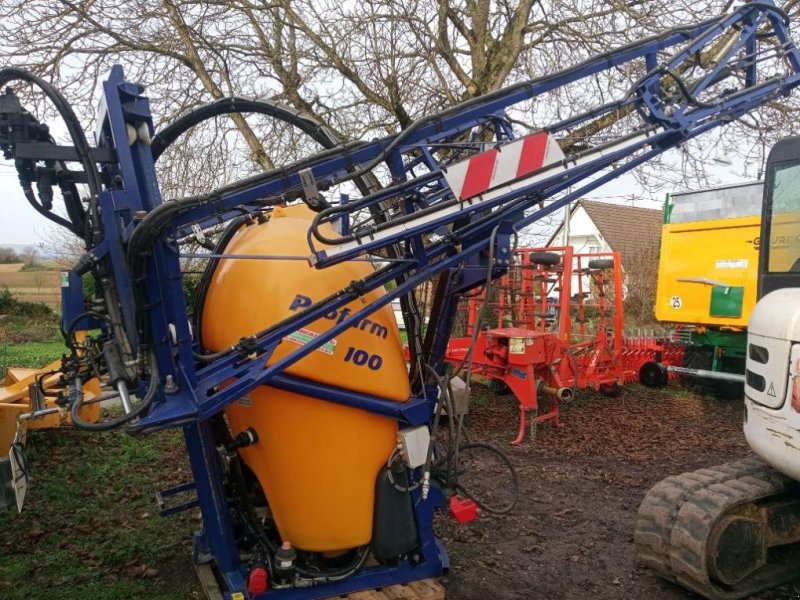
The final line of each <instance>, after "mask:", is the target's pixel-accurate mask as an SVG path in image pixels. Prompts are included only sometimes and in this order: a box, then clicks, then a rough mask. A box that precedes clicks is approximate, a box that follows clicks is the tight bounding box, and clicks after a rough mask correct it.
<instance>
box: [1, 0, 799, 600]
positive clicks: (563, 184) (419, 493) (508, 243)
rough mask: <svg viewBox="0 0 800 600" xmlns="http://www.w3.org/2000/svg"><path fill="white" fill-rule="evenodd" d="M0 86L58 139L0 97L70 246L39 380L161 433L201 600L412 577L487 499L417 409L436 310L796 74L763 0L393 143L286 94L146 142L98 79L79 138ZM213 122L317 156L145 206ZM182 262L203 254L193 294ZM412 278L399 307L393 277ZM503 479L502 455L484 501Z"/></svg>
mask: <svg viewBox="0 0 800 600" xmlns="http://www.w3.org/2000/svg"><path fill="white" fill-rule="evenodd" d="M619 73H631V74H633V75H632V76H631V77H632V78H635V79H634V80H633V81H631V82H630V85H629V86H627V85H618V86H617V89H616V93H615V94H614V95H613V97H608V98H604V102H605V103H603V104H602V105H600V106H597V107H595V108H593V109H592V110H584V109H583V108H578V107H572V106H561V107H559V110H558V111H556V113H557V115H558V116H557V117H553V118H554V119H560V120H557V121H555V122H550V121H549V120H548V122H546V123H542V122H538V121H540V120H543V118H542V117H541V116H540V117H539V118H537V113H536V112H535V107H536V106H537V105H538V103H540V102H544V101H556V100H555V98H557V97H558V94H557V92H559V91H563V90H564V89H565V88H566V89H567V90H568V91H570V93H572V92H574V91H575V90H589V89H593V86H594V84H595V82H596V81H597V78H598V77H603V76H607V77H608V78H609V81H615V82H618V80H619ZM13 82H21V84H22V85H25V86H32V87H33V88H34V89H35V90H38V91H40V92H41V93H42V94H43V95H44V96H46V97H47V99H48V100H49V101H50V103H52V105H53V106H54V108H55V109H56V111H57V112H58V113H59V115H60V116H61V118H62V119H63V121H64V122H65V124H66V128H67V130H68V134H69V137H70V138H71V142H72V143H71V144H70V145H64V144H59V143H57V142H56V140H55V139H54V138H53V136H52V134H51V133H50V130H49V128H48V127H47V125H45V124H43V123H40V122H39V121H38V120H37V118H36V117H35V116H34V115H33V114H32V113H31V112H29V111H27V110H26V109H25V108H24V106H23V101H22V99H21V97H24V95H22V94H20V95H19V96H18V95H17V93H16V92H15V91H14V89H12V88H10V87H9V88H7V89H5V91H3V93H1V94H0V150H2V152H3V154H4V156H5V158H6V159H8V160H13V164H14V167H15V168H16V170H17V173H18V175H19V181H20V184H21V187H22V189H23V192H24V195H25V197H26V199H27V201H28V202H29V204H30V205H31V206H32V208H33V209H34V210H36V211H37V212H39V213H40V214H42V215H43V216H45V217H46V218H48V219H51V220H52V221H54V222H55V223H57V224H58V225H60V226H62V227H65V228H67V229H68V230H69V231H71V232H72V233H73V234H75V235H76V236H78V237H79V238H80V239H82V240H83V243H84V247H85V253H84V254H83V256H82V257H81V258H80V259H79V260H78V261H77V262H76V264H75V265H74V267H73V268H72V270H71V271H70V272H69V273H67V274H65V275H64V277H63V283H62V293H63V298H64V300H63V303H62V312H63V327H62V329H63V333H64V338H65V344H66V352H65V355H64V358H63V359H62V361H61V364H60V366H58V367H57V369H54V370H56V371H57V372H56V373H53V374H52V375H53V376H54V378H55V379H57V381H56V384H57V385H56V386H54V389H58V390H63V391H62V392H58V393H57V396H56V397H54V398H52V397H51V398H49V399H48V401H51V402H52V403H54V404H55V405H56V407H57V408H58V409H60V410H62V411H65V412H69V414H70V416H71V420H72V424H73V426H75V427H77V428H81V429H84V430H87V431H98V430H100V431H109V430H123V431H127V432H129V433H134V434H139V435H145V434H150V433H153V432H157V431H159V430H163V429H166V428H179V429H180V430H182V432H183V435H184V438H185V442H186V448H187V455H188V459H189V463H190V466H191V471H192V479H191V480H190V481H187V482H185V483H184V484H182V485H180V486H176V487H173V488H170V489H167V490H164V491H162V492H161V493H160V495H159V500H160V505H161V506H162V514H164V515H169V514H174V513H175V512H178V511H180V510H185V509H189V508H195V507H197V508H199V509H200V512H201V515H202V528H201V529H200V530H198V531H197V532H196V534H195V537H194V545H193V559H194V562H195V564H196V565H197V567H198V569H199V570H202V572H203V573H204V574H205V575H204V577H206V576H209V577H210V580H212V581H213V582H214V587H215V588H216V590H217V595H218V596H224V597H225V598H226V599H230V600H246V599H250V600H272V599H275V600H281V599H287V600H301V599H309V600H313V599H317V598H329V597H336V596H343V595H347V594H351V593H352V592H358V591H360V590H372V589H376V588H386V587H389V586H393V585H399V584H407V583H409V582H416V581H418V580H425V579H430V578H436V577H439V576H441V575H442V574H443V573H445V572H446V571H447V569H448V567H449V559H448V555H447V551H446V549H445V547H444V545H443V544H442V542H441V541H440V540H439V539H438V538H437V536H436V535H435V532H434V527H433V518H434V513H436V512H437V511H441V510H447V509H448V508H449V509H450V511H451V513H452V514H453V515H454V516H456V518H459V519H460V520H464V521H466V520H468V518H471V517H472V516H474V514H475V513H476V512H477V510H478V508H480V509H483V510H484V511H490V510H495V511H497V512H507V511H509V510H511V509H512V508H513V500H509V501H508V502H506V503H501V504H498V503H497V502H496V501H490V500H488V499H487V498H486V497H484V496H481V495H480V494H476V492H475V490H471V489H470V485H469V484H468V483H467V482H465V481H464V479H463V478H462V472H463V470H464V467H463V465H464V464H466V463H470V464H472V463H476V462H480V461H476V460H466V461H463V459H464V457H467V459H469V458H470V456H473V455H474V454H475V453H476V452H484V453H486V452H491V453H494V455H495V456H497V455H498V451H497V450H493V449H491V447H489V446H485V445H481V444H477V443H472V444H471V443H469V442H468V441H466V440H465V439H464V437H465V436H463V435H462V429H461V426H462V423H461V421H460V420H459V419H456V418H449V419H446V421H445V420H444V419H442V418H441V417H442V414H443V413H446V414H448V415H451V416H454V417H455V414H456V413H455V411H454V409H453V406H454V401H453V393H452V387H453V386H452V385H451V383H452V381H451V379H450V374H449V372H448V370H447V366H446V364H445V352H446V349H447V342H448V338H449V336H450V331H451V328H452V325H453V322H454V319H455V316H456V313H457V311H458V306H459V301H460V300H461V299H462V298H463V297H465V295H471V294H475V293H476V291H477V290H478V289H479V288H481V287H483V286H487V285H489V284H490V283H491V281H492V280H494V279H496V278H498V277H501V276H502V275H503V274H504V273H505V272H506V271H507V269H508V266H509V264H510V261H511V257H512V256H513V252H514V250H515V248H516V240H517V238H518V237H519V236H518V233H519V231H521V230H522V229H523V228H524V227H526V226H528V225H530V224H532V223H534V222H536V221H538V220H540V219H542V218H543V217H545V216H547V215H549V214H552V213H553V212H554V211H557V210H559V209H561V208H563V207H565V206H566V205H568V204H569V203H570V202H571V201H573V200H575V199H577V198H580V197H582V196H584V195H586V194H587V193H589V192H591V191H592V190H594V189H596V188H597V187H599V186H601V185H602V184H604V183H606V182H607V181H610V180H612V179H614V178H616V177H618V176H620V175H622V174H623V173H626V172H628V171H630V170H631V169H633V168H635V167H637V166H639V165H642V164H643V163H645V162H646V161H647V160H649V159H651V158H653V157H656V156H658V155H660V154H662V153H663V152H665V151H667V150H670V149H673V148H677V147H679V146H681V145H683V144H684V143H686V142H687V141H689V140H691V139H693V138H695V137H697V136H699V135H702V134H703V133H706V132H708V131H710V130H713V129H714V128H716V127H719V126H721V125H724V124H726V123H730V122H732V121H735V120H736V119H738V118H740V117H741V116H743V115H745V114H746V113H748V112H749V111H751V110H753V109H755V108H757V107H759V106H763V105H765V104H768V103H773V102H778V101H780V100H781V98H783V97H785V96H787V95H789V94H790V93H791V92H792V90H794V89H795V88H796V87H797V86H798V85H800V51H798V48H797V46H796V44H795V43H794V41H793V40H792V38H791V35H790V32H789V19H788V16H787V15H786V14H785V13H784V12H783V11H782V10H781V9H779V8H778V7H776V6H775V4H774V3H773V2H772V1H770V0H760V1H757V2H751V3H744V4H742V3H731V4H730V5H729V7H728V8H727V10H726V11H725V12H724V13H723V14H721V15H719V16H715V17H710V18H708V19H705V20H703V21H701V22H699V23H693V24H687V25H685V26H682V27H679V28H676V29H671V30H668V31H665V32H662V33H660V34H658V35H654V36H651V37H647V38H645V39H642V40H639V41H636V42H633V43H631V44H628V45H626V46H623V47H621V48H618V49H616V50H614V51H609V52H606V53H603V54H600V55H597V56H592V57H589V58H588V59H587V60H586V61H584V62H583V63H580V64H577V65H575V66H572V67H569V68H567V69H565V70H563V71H560V72H556V73H552V74H548V75H545V76H542V77H540V78H537V79H532V80H527V81H520V82H517V83H514V84H512V85H510V86H508V87H505V88H502V89H500V90H497V91H494V92H492V93H489V94H486V95H484V96H481V97H478V98H474V99H471V100H468V101H466V102H463V103H461V104H457V105H455V106H453V107H451V108H448V109H446V110H443V111H440V112H438V113H435V114H429V115H424V116H422V117H421V118H419V119H418V120H417V121H415V122H413V123H412V124H410V125H409V126H408V127H406V128H405V129H404V130H403V131H402V132H400V133H397V134H395V135H390V136H387V137H382V138H378V139H375V140H371V141H366V142H364V141H351V142H347V143H342V142H341V141H340V140H338V139H336V136H335V135H333V134H332V133H331V132H330V131H329V130H328V129H327V128H325V127H324V126H323V125H321V124H320V123H318V122H316V121H315V120H313V119H310V118H309V117H308V116H306V115H304V114H302V113H298V112H297V111H295V110H293V109H291V108H288V107H286V106H282V105H280V104H276V103H275V102H271V101H267V100H260V99H246V98H240V97H232V98H226V99H223V100H219V101H216V102H212V103H210V104H208V105H204V106H201V107H198V108H197V109H195V110H193V111H191V112H189V113H187V114H185V115H183V116H181V117H179V118H177V119H176V120H175V121H173V122H172V123H170V124H169V125H167V126H166V127H163V128H161V129H159V130H158V131H156V128H155V127H154V119H153V115H152V114H151V110H150V103H149V100H148V98H147V96H146V95H145V90H144V89H143V88H142V87H141V86H140V85H138V84H136V83H134V82H130V81H127V80H126V79H125V75H124V72H123V69H122V67H121V66H115V67H113V68H112V69H111V73H110V75H109V76H108V79H107V80H106V81H104V82H102V85H101V86H100V92H101V93H102V97H101V101H100V104H99V111H98V115H97V118H96V129H95V134H94V144H90V143H89V139H88V137H87V135H86V134H85V132H84V131H83V129H82V127H81V125H80V122H79V120H78V118H77V116H76V114H75V112H74V110H73V109H72V107H71V106H70V104H69V102H68V101H67V100H66V98H65V97H64V96H63V95H62V94H61V93H60V92H59V91H58V90H57V89H55V87H54V86H53V85H52V84H50V83H49V82H47V81H45V80H43V79H42V78H41V77H39V76H37V75H36V74H34V73H31V72H29V71H26V70H24V69H20V68H16V67H6V68H0V86H7V85H9V84H11V83H13ZM563 96H564V95H562V97H563ZM566 96H569V94H566ZM532 107H533V108H532ZM532 111H533V112H532ZM232 113H260V114H262V115H266V116H267V117H269V118H272V119H277V120H279V121H282V122H284V123H287V124H289V125H291V126H293V127H296V128H297V129H299V130H300V131H301V132H303V133H304V134H305V135H308V136H309V137H310V138H311V139H313V140H314V141H316V142H317V143H319V144H320V145H321V146H322V147H323V148H324V149H323V150H322V151H320V152H318V153H316V154H312V155H310V156H309V157H306V158H304V159H301V160H299V161H296V162H294V163H291V164H287V165H284V166H281V167H278V168H276V169H274V170H270V171H266V172H263V173H259V174H257V175H253V176H251V177H249V178H246V179H242V180H239V181H235V182H233V183H230V184H228V185H226V186H223V187H221V188H218V189H214V190H209V191H207V192H204V193H202V194H198V195H195V196H190V197H185V198H169V199H166V198H162V194H161V190H160V187H159V178H158V172H157V167H156V165H157V161H158V159H159V157H160V156H162V155H163V153H164V152H165V151H166V150H167V148H168V147H169V146H170V145H171V144H172V143H173V142H174V141H175V140H176V139H177V138H178V137H179V136H181V135H182V134H183V133H185V132H186V131H187V130H189V129H190V128H192V127H194V126H196V125H198V124H200V123H202V122H203V121H206V120H208V119H214V118H217V117H220V116H223V115H228V114H232ZM521 121H522V122H525V121H530V122H531V123H530V127H529V128H528V129H527V130H526V129H523V128H521V127H520V126H519V123H520V122H521ZM59 197H60V200H61V203H62V204H63V208H62V206H61V205H58V206H56V204H55V202H54V201H55V200H56V199H58V198H59ZM56 208H58V209H59V210H56ZM632 226H635V224H632ZM198 248H202V250H198ZM188 258H191V259H195V260H202V261H204V262H205V264H206V267H205V272H204V274H203V278H202V280H201V282H200V284H199V286H197V291H196V294H195V297H194V302H193V303H187V289H186V288H187V286H185V285H184V278H183V275H184V274H183V272H182V269H181V266H182V261H184V260H185V259H188ZM85 279H91V280H92V282H93V283H94V285H93V286H84V280H85ZM434 279H435V281H436V285H435V292H434V298H433V302H432V306H431V308H430V313H429V314H425V315H422V314H420V310H419V307H418V304H417V301H416V296H415V290H416V289H417V288H418V286H419V285H420V284H421V283H423V282H426V281H429V280H434ZM88 290H91V291H88ZM395 299H399V300H400V302H401V306H402V312H403V320H404V322H405V327H406V331H407V333H408V343H409V351H408V359H407V358H406V355H405V352H404V349H403V343H402V340H401V337H400V334H399V331H398V327H397V323H396V321H395V319H394V315H393V312H392V310H391V302H392V300H395ZM190 305H191V306H194V309H193V310H190V309H189V308H188V307H189V306H190ZM426 320H427V327H423V323H425V322H426ZM754 331H759V329H758V328H757V327H756V328H754ZM81 332H83V333H81ZM514 351H515V349H514V348H511V347H509V352H514ZM465 360H466V362H467V363H469V360H470V358H469V356H467V357H466V359H465ZM92 380H97V381H99V382H100V383H101V385H102V386H103V387H104V388H106V389H108V390H111V393H112V394H115V395H116V401H117V402H118V403H119V407H120V408H119V410H118V411H117V412H115V413H112V414H111V415H109V416H104V417H102V418H100V419H99V420H97V421H96V422H93V421H90V420H87V419H86V418H84V417H83V416H82V415H83V414H84V413H83V409H84V408H85V407H86V406H89V405H90V403H91V402H94V401H95V400H96V399H97V398H94V399H93V398H92V397H91V396H90V395H89V394H86V393H84V384H85V383H86V382H89V381H92ZM529 383H530V385H532V386H537V385H538V382H537V381H530V382H529ZM34 385H36V383H35V382H34ZM777 385H781V384H780V382H778V384H777ZM39 392H40V393H41V395H44V393H45V391H44V390H38V391H37V394H38V393H39ZM102 397H103V400H104V401H108V400H109V398H108V396H107V395H104V396H102ZM46 410H53V408H48V409H46ZM754 411H755V408H754V409H752V410H751V413H754ZM37 416H38V415H37V411H36V410H33V411H31V412H30V414H28V415H27V418H29V419H36V418H37ZM753 418H755V417H753ZM445 423H446V426H445ZM440 424H442V427H441V428H440V427H439V425H440ZM19 456H21V452H19V448H15V449H14V451H12V453H11V454H10V457H9V461H10V462H11V477H12V479H13V486H14V489H15V490H24V489H25V485H24V483H25V480H26V474H27V473H28V472H29V471H30V469H31V468H35V465H33V466H32V465H21V464H19ZM499 456H501V457H503V456H504V455H502V454H501V453H500V454H499ZM505 464H506V465H508V466H510V464H509V463H508V462H507V459H506V462H505ZM514 482H515V478H514V474H513V471H512V470H509V480H508V481H506V482H497V484H495V485H494V488H496V489H498V490H500V489H505V488H506V487H514ZM178 499H182V501H179V502H178V503H177V504H174V502H176V501H177V500H178ZM17 500H18V502H17V504H18V506H19V505H20V504H21V503H20V502H19V498H17ZM206 579H207V577H206ZM204 580H205V579H204Z"/></svg>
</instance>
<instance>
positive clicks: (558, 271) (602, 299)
mask: <svg viewBox="0 0 800 600" xmlns="http://www.w3.org/2000/svg"><path fill="white" fill-rule="evenodd" d="M622 298H623V286H622V268H621V264H620V256H619V253H618V252H605V253H593V254H583V253H575V252H574V251H573V249H572V247H569V246H567V247H560V248H519V249H517V250H516V251H515V252H514V255H513V259H512V261H511V265H510V266H509V269H508V273H507V274H506V275H505V276H503V277H502V278H501V279H500V280H499V281H498V283H497V285H495V286H492V287H491V288H490V289H487V290H484V291H483V292H482V293H481V294H480V295H479V296H474V297H471V298H469V299H467V301H466V303H465V304H466V306H465V307H464V308H465V312H466V317H467V323H466V327H465V328H464V336H463V337H453V338H451V339H450V344H449V346H448V351H447V355H446V360H447V361H448V362H449V363H451V364H453V365H455V366H456V368H457V369H458V370H460V369H461V367H463V366H467V368H469V369H471V372H472V374H474V375H478V376H481V377H484V378H486V379H487V380H488V385H489V388H490V389H491V390H492V391H495V392H501V391H506V390H509V391H511V393H513V394H514V396H515V397H516V398H517V400H518V401H519V407H520V421H519V433H518V434H517V437H516V439H515V440H514V442H513V443H514V444H519V443H521V442H522V441H523V440H524V438H525V431H526V429H528V424H530V431H531V437H534V436H535V432H536V425H537V424H538V423H541V422H543V421H553V422H554V423H555V424H556V426H561V422H560V420H559V405H560V403H561V402H562V401H568V400H570V399H571V398H572V397H573V396H574V395H575V391H576V390H578V389H587V388H588V389H594V390H599V391H601V392H603V393H605V394H609V395H614V394H617V393H618V392H619V390H620V386H621V385H622V384H623V383H624V382H625V381H626V380H629V379H630V376H631V374H629V373H627V372H626V370H625V368H624V366H623V361H622V358H621V357H622V354H623V340H622V325H623V308H622Z"/></svg>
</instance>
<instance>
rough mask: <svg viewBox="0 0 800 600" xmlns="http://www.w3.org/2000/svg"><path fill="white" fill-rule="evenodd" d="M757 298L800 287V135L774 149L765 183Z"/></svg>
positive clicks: (783, 141)
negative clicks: (779, 290)
mask: <svg viewBox="0 0 800 600" xmlns="http://www.w3.org/2000/svg"><path fill="white" fill-rule="evenodd" d="M764 183H765V184H764V205H763V208H762V213H761V214H762V219H761V237H760V238H759V244H758V246H759V269H758V297H759V298H762V297H764V296H766V295H767V294H769V293H770V292H773V291H775V290H778V289H784V288H800V136H794V137H789V138H785V139H783V140H781V141H779V142H778V143H777V144H775V146H774V147H773V148H772V151H771V152H770V153H769V158H768V159H767V170H766V181H765V182H764Z"/></svg>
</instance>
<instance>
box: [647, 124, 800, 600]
mask: <svg viewBox="0 0 800 600" xmlns="http://www.w3.org/2000/svg"><path fill="white" fill-rule="evenodd" d="M765 175H766V176H765V180H764V194H763V204H762V213H761V216H762V219H761V233H760V237H759V238H758V239H757V240H755V241H754V242H755V243H757V244H758V252H759V268H758V297H759V300H758V302H757V304H756V306H755V308H754V310H753V312H752V314H751V316H750V322H749V329H748V334H747V359H746V371H745V410H744V435H745V438H746V440H747V443H748V445H749V446H750V448H751V450H752V451H753V453H754V454H755V456H751V457H748V458H745V459H742V460H739V461H736V462H731V463H726V464H723V465H719V466H715V467H708V468H705V469H700V470H698V471H694V472H691V473H684V474H682V475H677V476H673V477H669V478H667V479H665V480H663V481H661V482H659V483H657V484H656V485H655V486H654V487H653V488H652V489H651V490H650V491H649V492H648V493H647V495H646V497H645V498H644V500H643V502H642V504H641V507H640V508H639V513H638V516H637V520H636V530H635V535H634V541H635V544H636V555H637V560H638V562H639V563H640V564H642V565H644V566H646V567H649V568H650V569H652V570H653V571H655V572H656V573H657V574H658V575H660V576H661V577H664V578H665V579H668V580H670V581H673V582H675V583H677V584H679V585H682V586H684V587H687V588H689V589H691V590H692V591H694V592H696V593H698V594H700V595H701V596H703V597H705V598H709V599H714V600H717V599H719V600H722V599H733V598H744V597H746V596H749V595H751V594H753V593H755V592H757V591H759V590H761V589H763V588H767V587H771V586H773V585H776V584H779V583H781V582H784V581H786V580H789V579H792V578H794V577H797V575H798V574H800V137H790V138H786V139H783V140H781V141H779V142H778V143H777V144H775V146H774V147H773V148H772V150H771V151H770V153H769V156H768V158H767V162H766V173H765Z"/></svg>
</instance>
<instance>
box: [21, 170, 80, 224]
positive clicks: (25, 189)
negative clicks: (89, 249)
mask: <svg viewBox="0 0 800 600" xmlns="http://www.w3.org/2000/svg"><path fill="white" fill-rule="evenodd" d="M22 193H23V195H24V196H25V199H26V200H27V201H28V204H30V205H31V206H32V207H33V209H34V210H35V211H36V212H38V213H39V214H40V215H42V216H43V217H44V218H46V219H50V220H51V221H52V222H53V223H55V224H56V225H61V226H62V227H66V228H67V229H69V230H70V231H71V232H72V233H74V234H76V235H80V236H81V237H82V236H83V231H82V228H79V227H78V224H75V223H73V222H71V221H68V220H67V219H65V218H64V217H60V216H59V215H57V214H55V213H53V212H51V211H49V210H47V209H46V208H45V207H44V206H42V205H41V204H39V202H37V201H36V196H35V195H34V193H33V188H31V186H30V184H28V183H23V184H22Z"/></svg>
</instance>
